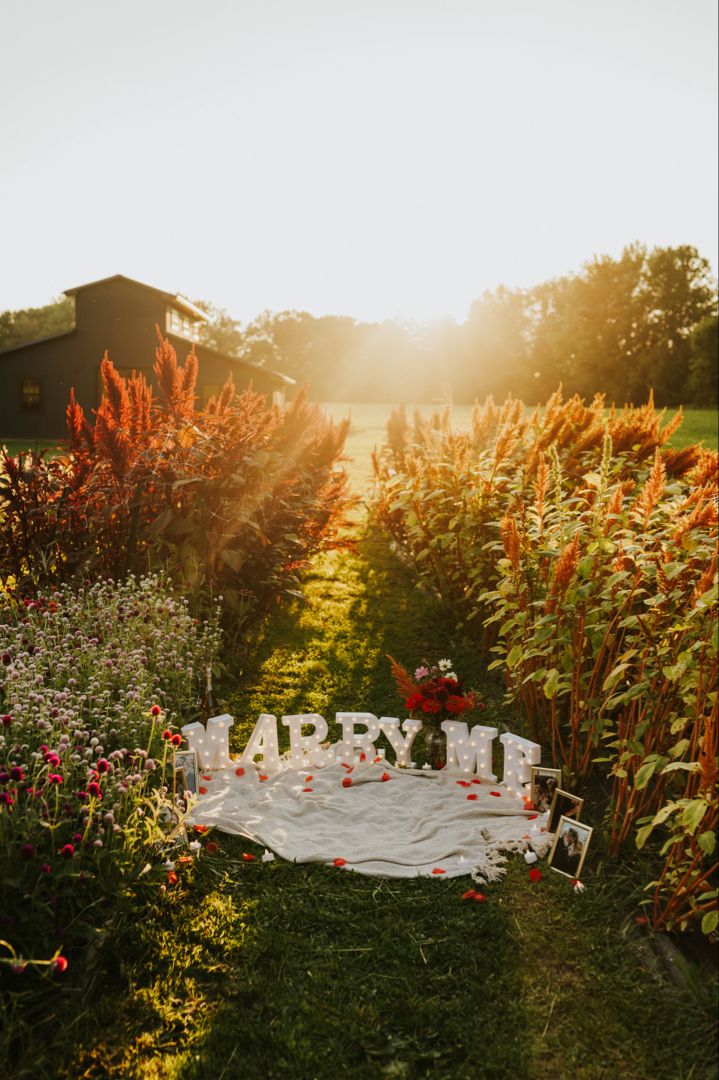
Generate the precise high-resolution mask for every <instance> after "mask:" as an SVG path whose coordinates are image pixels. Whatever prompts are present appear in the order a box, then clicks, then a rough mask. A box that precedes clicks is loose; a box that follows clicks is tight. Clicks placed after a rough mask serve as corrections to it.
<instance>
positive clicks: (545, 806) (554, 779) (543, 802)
mask: <svg viewBox="0 0 719 1080" xmlns="http://www.w3.org/2000/svg"><path fill="white" fill-rule="evenodd" d="M561 779H562V770H561V769H548V768H545V766H544V765H532V784H531V787H530V789H529V790H530V797H531V800H532V808H533V809H534V810H536V811H537V812H538V813H540V814H544V813H546V811H547V810H551V808H552V801H553V799H554V793H555V791H556V790H557V788H558V787H559V784H560V782H561Z"/></svg>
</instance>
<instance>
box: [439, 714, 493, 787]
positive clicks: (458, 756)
mask: <svg viewBox="0 0 719 1080" xmlns="http://www.w3.org/2000/svg"><path fill="white" fill-rule="evenodd" d="M442 731H444V732H445V734H446V735H447V768H449V769H454V768H458V769H460V770H461V771H462V772H463V773H472V772H474V771H475V766H476V771H477V772H478V773H479V775H480V776H486V778H487V779H488V780H491V781H492V782H494V781H496V779H497V777H496V776H495V774H494V773H493V772H492V741H493V740H494V739H496V737H497V729H496V728H494V727H482V725H481V724H475V726H474V727H473V728H472V730H471V731H468V729H467V725H466V724H465V723H464V721H463V720H443V721H442Z"/></svg>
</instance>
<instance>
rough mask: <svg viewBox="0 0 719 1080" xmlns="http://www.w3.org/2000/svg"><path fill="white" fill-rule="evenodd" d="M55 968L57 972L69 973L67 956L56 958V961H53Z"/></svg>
mask: <svg viewBox="0 0 719 1080" xmlns="http://www.w3.org/2000/svg"><path fill="white" fill-rule="evenodd" d="M53 967H54V968H55V970H56V971H60V972H63V971H67V968H68V960H67V957H66V956H56V957H55V959H54V960H53Z"/></svg>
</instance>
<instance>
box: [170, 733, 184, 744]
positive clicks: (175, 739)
mask: <svg viewBox="0 0 719 1080" xmlns="http://www.w3.org/2000/svg"><path fill="white" fill-rule="evenodd" d="M170 741H171V743H172V745H173V746H181V745H182V735H177V734H175V735H173V736H172V739H171V740H170Z"/></svg>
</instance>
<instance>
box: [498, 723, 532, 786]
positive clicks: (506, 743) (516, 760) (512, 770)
mask: <svg viewBox="0 0 719 1080" xmlns="http://www.w3.org/2000/svg"><path fill="white" fill-rule="evenodd" d="M499 741H500V742H501V744H502V746H503V747H504V775H503V776H502V783H503V784H504V786H505V787H506V788H508V789H509V790H510V791H511V792H512V794H513V795H517V796H518V797H521V796H522V795H526V794H527V792H526V791H525V790H524V787H523V785H524V784H528V783H529V781H530V780H531V778H532V771H531V768H530V766H531V765H539V759H540V757H541V756H542V749H541V747H540V746H538V744H537V743H534V742H530V741H529V739H522V738H521V737H520V736H519V735H513V734H512V733H511V731H505V732H504V733H503V734H502V735H500V736H499Z"/></svg>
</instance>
